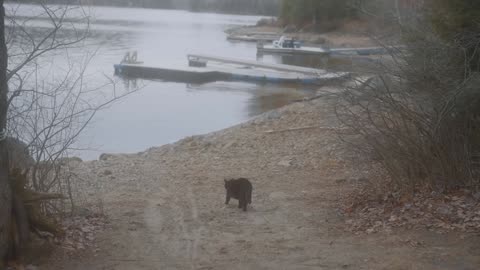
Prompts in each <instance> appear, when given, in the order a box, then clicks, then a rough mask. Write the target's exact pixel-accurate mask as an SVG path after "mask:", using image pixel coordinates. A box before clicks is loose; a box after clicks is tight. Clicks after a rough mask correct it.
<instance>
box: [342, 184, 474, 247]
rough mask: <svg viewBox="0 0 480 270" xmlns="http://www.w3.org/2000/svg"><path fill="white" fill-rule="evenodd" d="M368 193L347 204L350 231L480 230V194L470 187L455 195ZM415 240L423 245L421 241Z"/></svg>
mask: <svg viewBox="0 0 480 270" xmlns="http://www.w3.org/2000/svg"><path fill="white" fill-rule="evenodd" d="M364 195H365V194H363V195H359V194H358V193H357V194H356V196H354V197H353V199H352V200H353V201H352V202H350V203H348V204H347V205H346V206H345V207H344V212H343V213H344V215H345V216H346V217H347V220H346V222H345V224H346V229H347V230H348V231H351V232H354V233H357V234H358V233H366V234H372V233H376V232H380V231H386V230H390V229H392V228H398V227H405V228H427V229H429V230H431V231H436V232H439V233H445V232H449V231H459V232H468V233H470V232H474V233H477V232H480V197H478V196H475V194H473V193H472V192H469V191H467V190H462V191H458V192H455V194H437V193H434V192H417V193H416V194H415V195H412V196H411V197H410V198H409V199H405V198H402V199H401V200H400V199H396V198H398V196H393V195H391V194H389V195H387V196H384V197H383V198H381V199H378V198H377V199H372V198H371V197H372V196H364ZM412 243H413V244H412ZM412 243H410V244H411V245H413V246H421V243H414V242H412Z"/></svg>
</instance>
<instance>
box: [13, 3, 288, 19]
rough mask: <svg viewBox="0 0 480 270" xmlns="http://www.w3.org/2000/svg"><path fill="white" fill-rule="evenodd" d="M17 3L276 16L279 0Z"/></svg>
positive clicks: (278, 10) (278, 9)
mask: <svg viewBox="0 0 480 270" xmlns="http://www.w3.org/2000/svg"><path fill="white" fill-rule="evenodd" d="M10 2H19V3H38V2H41V3H49V4H78V3H82V4H85V5H97V6H119V7H142V8H159V9H182V10H190V11H195V12H218V13H231V14H252V15H272V16H276V15H278V13H279V12H280V3H281V0H11V1H10Z"/></svg>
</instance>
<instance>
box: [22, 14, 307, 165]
mask: <svg viewBox="0 0 480 270" xmlns="http://www.w3.org/2000/svg"><path fill="white" fill-rule="evenodd" d="M34 9H35V8H34V6H22V8H21V9H20V10H21V12H17V16H18V14H20V15H21V16H25V17H28V16H31V15H30V14H29V12H32V13H34V12H33V11H31V10H34ZM88 14H89V15H90V16H91V17H92V20H91V24H90V29H91V30H90V32H91V33H90V35H89V38H88V40H86V42H85V43H84V46H81V47H78V48H71V49H69V50H68V57H70V58H72V59H74V57H75V56H82V55H85V52H89V53H92V52H95V56H94V57H93V58H92V60H91V61H90V63H89V65H88V67H87V72H86V73H87V74H88V76H89V77H88V78H89V80H90V81H95V80H98V81H100V80H102V79H105V76H107V77H113V65H114V64H115V63H119V62H120V61H121V59H122V58H123V56H124V55H125V53H126V52H127V51H133V50H135V51H137V52H138V56H139V60H141V61H144V63H145V64H146V65H153V66H170V67H185V66H186V65H187V58H186V55H187V54H189V53H205V54H213V55H218V56H227V57H236V58H243V59H249V60H255V59H257V56H256V44H254V43H239V42H229V41H227V40H226V34H225V32H224V31H225V30H226V29H228V28H230V27H233V26H239V25H253V24H255V23H256V22H257V21H258V19H259V17H255V16H236V15H221V14H205V13H191V12H186V11H170V10H168V11H167V10H151V9H135V8H112V7H92V8H89V9H88ZM32 21H33V25H32V27H38V28H39V29H41V28H42V27H45V26H44V25H42V23H43V22H42V19H41V18H40V19H39V18H35V19H34V20H32ZM65 33H66V34H67V35H68V34H69V33H70V34H72V31H65ZM66 57H67V52H63V51H62V52H59V53H57V55H56V58H58V59H59V60H58V61H57V63H56V64H54V65H53V66H54V67H55V68H57V67H58V65H59V64H58V62H60V63H61V62H62V59H64V58H66ZM63 61H64V60H63ZM262 61H276V60H275V58H269V57H264V58H263V60H262ZM130 83H133V82H130ZM135 83H136V84H137V85H141V86H142V89H141V90H140V91H138V92H136V93H134V94H132V95H130V96H128V97H126V98H124V99H122V100H120V101H118V102H116V103H114V104H112V105H110V106H109V107H108V108H106V109H104V110H102V111H100V112H99V113H98V114H97V115H96V117H95V118H94V121H93V122H92V123H91V125H90V126H89V127H88V128H87V129H86V130H85V132H84V133H83V135H82V136H81V137H80V138H79V141H78V143H77V145H76V146H77V147H78V148H89V149H91V150H87V151H77V152H75V155H78V156H80V157H82V158H83V159H96V158H98V156H99V154H101V153H105V152H107V153H134V152H139V151H143V150H145V149H147V148H149V147H152V146H160V145H163V144H166V143H171V142H174V141H176V140H179V139H182V138H184V137H186V136H190V135H195V134H203V133H208V132H211V131H215V130H218V129H222V128H226V127H229V126H231V125H234V124H238V123H240V122H242V121H245V120H247V119H249V118H251V117H253V116H255V115H258V114H261V113H263V112H265V111H268V110H271V109H274V108H277V107H281V106H284V105H286V104H288V103H290V102H292V101H293V100H296V99H299V98H302V97H305V96H308V95H312V94H314V91H312V89H293V88H288V87H283V86H279V85H269V84H266V85H257V84H249V83H234V82H232V83H230V82H218V83H210V84H204V85H188V84H185V83H167V82H161V81H147V80H138V81H136V82H135ZM99 84H100V83H99ZM116 87H117V88H118V91H122V88H124V87H128V83H127V82H122V81H121V80H119V83H118V84H117V86H116Z"/></svg>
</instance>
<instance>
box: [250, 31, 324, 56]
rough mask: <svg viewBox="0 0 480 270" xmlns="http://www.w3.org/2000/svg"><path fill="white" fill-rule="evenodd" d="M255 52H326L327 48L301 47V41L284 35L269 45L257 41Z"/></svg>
mask: <svg viewBox="0 0 480 270" xmlns="http://www.w3.org/2000/svg"><path fill="white" fill-rule="evenodd" d="M257 52H258V53H259V54H265V53H280V54H322V55H323V54H328V53H329V50H325V49H323V48H319V47H303V45H302V43H301V42H300V41H298V40H295V39H294V38H288V37H285V36H282V37H280V39H278V40H275V41H273V43H272V44H270V45H264V44H263V43H261V42H259V43H258V44H257Z"/></svg>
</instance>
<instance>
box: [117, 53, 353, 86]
mask: <svg viewBox="0 0 480 270" xmlns="http://www.w3.org/2000/svg"><path fill="white" fill-rule="evenodd" d="M188 59H189V63H190V64H191V66H188V67H185V68H165V67H149V66H145V65H143V64H129V63H121V64H117V65H114V68H115V74H116V75H119V76H125V77H130V78H145V79H160V80H164V81H170V82H182V83H195V84H202V83H209V82H215V81H245V82H255V83H280V84H320V83H325V82H326V81H329V80H335V79H341V78H343V77H345V76H347V75H348V73H329V72H326V71H324V70H319V69H313V68H305V67H298V66H290V65H281V64H269V63H263V62H258V61H248V60H241V59H235V58H229V57H218V56H211V55H198V54H196V55H194V54H192V55H188ZM207 62H209V64H208V67H206V65H207ZM210 62H213V63H210ZM193 63H196V64H193ZM192 64H193V66H192Z"/></svg>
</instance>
